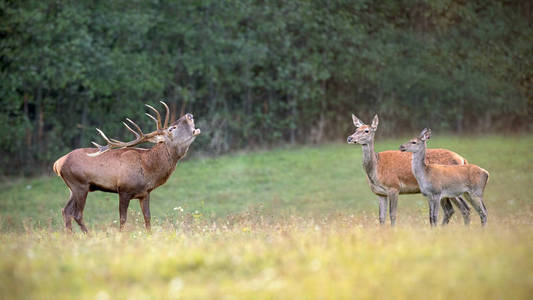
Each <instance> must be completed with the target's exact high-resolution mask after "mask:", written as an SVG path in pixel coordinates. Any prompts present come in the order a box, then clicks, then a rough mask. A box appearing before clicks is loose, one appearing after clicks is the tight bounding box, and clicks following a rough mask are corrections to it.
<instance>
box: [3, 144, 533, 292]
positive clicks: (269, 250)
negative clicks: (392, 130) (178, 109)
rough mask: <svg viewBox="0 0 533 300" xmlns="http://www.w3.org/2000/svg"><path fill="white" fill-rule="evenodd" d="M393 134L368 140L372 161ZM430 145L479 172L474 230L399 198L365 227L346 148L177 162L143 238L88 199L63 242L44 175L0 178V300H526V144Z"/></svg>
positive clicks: (58, 183) (368, 217)
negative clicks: (481, 193)
mask: <svg viewBox="0 0 533 300" xmlns="http://www.w3.org/2000/svg"><path fill="white" fill-rule="evenodd" d="M407 138H408V137H405V139H404V138H399V139H394V140H385V141H381V140H380V139H379V137H378V138H377V142H376V151H381V150H385V149H397V148H398V146H399V145H400V144H401V143H403V142H405V141H406V140H407ZM429 146H430V147H432V148H437V147H442V148H448V149H451V150H454V151H456V152H458V153H459V154H461V155H463V156H464V157H466V158H467V159H468V161H469V162H471V163H474V164H477V165H479V166H481V167H483V168H485V169H486V170H488V171H489V172H490V174H491V177H490V180H489V183H488V185H487V189H486V191H485V204H486V206H487V209H488V225H487V226H486V228H481V226H480V225H479V217H478V215H477V213H475V212H474V211H473V210H472V215H471V218H472V224H471V226H470V227H465V226H463V225H462V218H461V216H460V214H459V212H458V211H456V214H455V215H454V216H453V218H452V221H451V224H450V225H449V226H447V227H439V228H436V229H433V230H432V229H430V228H429V220H428V207H427V202H426V200H425V198H424V197H423V196H422V195H410V196H403V195H401V196H400V197H399V205H398V206H399V207H398V220H397V227H396V228H394V229H391V228H390V226H389V225H386V226H379V224H378V216H377V206H378V204H377V202H378V201H377V198H376V197H375V196H374V195H373V194H372V193H371V192H370V189H369V188H368V185H367V182H366V178H365V176H364V173H363V169H362V167H361V147H360V146H358V145H346V144H332V145H323V146H316V147H301V148H294V149H279V150H272V151H260V152H254V153H243V154H234V155H230V156H224V157H220V158H217V159H194V160H190V161H185V162H182V163H179V165H178V167H177V169H176V172H175V173H174V174H173V175H172V176H171V178H170V179H169V181H168V182H167V183H166V184H165V185H163V186H162V187H160V188H159V189H157V190H155V191H154V192H153V193H152V200H151V209H152V229H153V234H152V235H148V234H146V233H145V232H144V229H143V220H142V217H141V214H140V209H139V205H138V204H137V201H133V202H132V203H131V205H130V210H129V217H128V222H127V230H126V232H124V233H118V232H117V231H118V230H117V228H118V197H117V196H116V195H115V194H107V193H101V192H96V193H91V194H89V197H88V199H87V206H86V209H85V214H84V219H85V221H86V224H87V225H88V227H89V230H90V232H91V234H90V235H89V236H84V235H82V234H81V233H79V229H78V228H77V225H76V226H75V228H76V233H75V234H74V235H73V236H68V235H65V234H64V233H63V229H62V228H63V224H62V219H61V208H62V207H63V205H64V204H65V203H66V200H67V197H68V191H67V189H66V186H65V185H64V183H63V182H62V180H61V179H60V178H59V177H40V178H36V179H28V180H23V179H16V180H12V181H7V182H4V183H2V191H3V193H2V196H0V241H1V243H0V298H1V299H14V298H34V299H52V298H53V299H71V298H74V297H76V298H81V299H165V298H169V299H173V298H180V299H197V298H208V299H233V298H248V299H250V298H253V299H309V298H320V299H332V298H336V299H338V298H341V299H353V298H372V299H375V298H385V297H390V298H394V299H405V298H425V299H427V298H431V299H452V298H455V299H461V298H469V299H480V298H484V299H487V298H488V299H528V298H531V297H532V295H533V259H532V257H533V200H531V195H533V184H532V183H533V155H532V154H531V153H532V152H531V149H532V147H533V136H512V137H503V136H490V137H474V138H466V137H461V138H459V137H442V136H439V135H438V134H435V135H434V137H433V139H432V140H431V141H430V143H429ZM194 150H195V148H194V145H193V146H192V147H191V150H190V151H192V152H194ZM440 216H441V218H442V210H441V212H440ZM387 221H388V220H387ZM387 223H389V221H388V222H387Z"/></svg>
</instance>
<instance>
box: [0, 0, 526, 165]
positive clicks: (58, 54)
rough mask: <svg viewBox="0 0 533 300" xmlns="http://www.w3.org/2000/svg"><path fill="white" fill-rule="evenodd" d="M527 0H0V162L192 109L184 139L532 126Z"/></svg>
mask: <svg viewBox="0 0 533 300" xmlns="http://www.w3.org/2000/svg"><path fill="white" fill-rule="evenodd" d="M532 20H533V2H531V1H488V0H483V1H464V0H462V1H459V0H434V1H415V0H401V1H398V0H387V1H279V0H276V1H269V0H265V1H219V0H213V1H132V0H127V1H6V0H0V136H1V138H0V174H28V173H32V172H39V170H42V168H43V167H50V163H51V162H53V161H54V160H55V159H57V158H58V157H59V156H60V155H62V154H65V153H66V152H68V151H70V150H71V149H73V148H76V147H89V146H90V141H91V140H94V141H97V142H102V141H101V139H100V138H99V137H97V133H96V131H95V129H94V128H95V127H99V128H100V129H103V130H104V132H106V133H107V134H108V136H111V137H116V138H119V139H123V140H127V139H131V138H133V136H132V135H131V134H129V133H128V132H127V130H126V129H125V128H124V127H123V126H122V124H121V121H123V120H124V118H126V117H129V118H131V119H133V120H135V121H136V122H137V123H138V124H140V125H141V127H142V128H143V129H144V131H149V130H153V129H154V124H153V122H152V121H151V120H150V119H148V118H147V117H146V116H145V115H144V112H145V108H144V106H143V104H144V103H148V104H152V105H154V106H156V107H158V108H159V109H160V110H162V107H161V106H160V105H159V103H158V101H159V100H162V99H164V100H165V101H166V102H167V103H168V104H169V106H170V107H171V110H172V117H173V118H176V117H177V116H179V115H182V114H183V113H185V112H192V113H193V114H194V115H195V117H196V120H197V126H198V127H199V128H201V129H202V131H203V134H202V136H201V137H200V138H199V139H198V140H197V141H196V142H195V152H198V153H200V152H201V153H209V154H219V153H225V152H228V151H232V150H236V149H249V148H255V147H270V146H275V145H280V144H284V143H317V142H321V141H324V140H335V139H340V138H345V137H346V135H347V134H348V133H349V132H350V131H352V130H353V128H352V125H351V118H350V113H351V112H354V113H356V114H357V115H358V116H359V117H361V118H362V119H363V120H365V121H367V122H369V121H370V118H371V117H372V116H373V114H374V113H378V114H379V115H380V117H381V124H380V134H383V135H394V134H398V133H406V132H418V130H420V128H422V127H424V126H430V127H432V128H433V129H434V130H440V131H443V132H457V133H479V132H509V131H513V132H515V131H530V130H531V129H532V127H533V125H532V122H531V119H530V116H531V110H532V106H533V89H532V80H533V25H532Z"/></svg>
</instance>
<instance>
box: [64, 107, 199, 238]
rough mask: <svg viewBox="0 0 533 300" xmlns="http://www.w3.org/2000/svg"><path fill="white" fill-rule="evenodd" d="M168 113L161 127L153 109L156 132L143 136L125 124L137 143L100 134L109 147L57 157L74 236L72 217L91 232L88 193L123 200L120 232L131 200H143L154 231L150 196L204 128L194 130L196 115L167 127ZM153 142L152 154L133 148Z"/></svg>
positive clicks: (69, 227) (67, 224)
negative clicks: (85, 213)
mask: <svg viewBox="0 0 533 300" xmlns="http://www.w3.org/2000/svg"><path fill="white" fill-rule="evenodd" d="M161 103H162V104H163V105H164V106H165V109H166V116H165V121H164V123H163V124H161V115H160V114H159V112H158V111H157V110H156V109H155V108H153V107H152V106H150V105H146V106H147V107H148V108H150V109H151V110H153V111H154V112H155V114H156V117H157V118H154V117H153V116H152V115H150V114H148V113H147V114H146V115H148V116H149V117H150V118H152V119H153V120H154V121H155V123H156V125H157V130H156V131H153V132H151V133H148V134H144V133H143V132H142V130H141V128H140V127H139V126H138V125H137V124H135V123H134V122H133V121H131V120H130V119H126V120H127V121H128V122H129V123H130V124H131V125H133V127H134V128H135V129H136V130H133V129H132V128H131V127H130V126H128V124H126V123H123V124H124V125H125V126H126V128H127V129H128V130H130V131H131V132H133V134H135V137H136V139H135V140H133V141H130V142H121V141H118V140H115V139H108V138H107V136H106V135H105V134H104V133H103V132H102V131H101V130H99V129H97V131H98V132H99V133H100V135H102V137H103V138H104V140H106V141H107V145H105V146H100V145H98V144H96V143H94V142H93V144H94V145H95V146H96V147H97V148H96V149H95V148H80V149H76V150H73V151H72V152H70V153H68V154H66V155H64V156H63V157H61V158H59V159H58V160H57V161H56V162H55V163H54V172H55V173H56V174H57V175H59V176H61V178H63V181H65V184H66V185H67V186H68V188H69V190H70V197H69V200H68V202H67V204H66V205H65V207H64V208H63V209H62V214H63V220H64V221H65V227H66V228H67V230H68V231H72V218H74V220H75V221H76V222H77V223H78V225H79V226H80V227H81V230H82V231H83V232H85V233H87V227H86V226H85V223H84V222H83V209H84V208H85V201H86V198H87V193H88V192H93V191H104V192H110V193H117V194H118V196H119V214H120V230H122V229H123V228H124V224H125V223H126V218H127V210H128V206H129V204H130V200H131V199H139V203H140V205H141V209H142V212H143V215H144V221H145V225H146V229H147V230H148V231H150V192H151V191H152V190H154V189H155V188H157V187H158V186H160V185H162V184H164V183H165V182H166V181H167V179H168V178H169V177H170V174H172V172H173V171H174V169H175V168H176V164H177V163H178V161H179V160H180V159H181V158H183V157H184V156H185V155H186V154H187V150H188V149H189V146H190V145H191V143H192V142H193V141H194V140H195V138H196V136H198V135H199V134H200V129H197V128H195V127H194V119H193V115H192V114H190V113H188V114H186V115H184V116H182V117H181V118H179V119H178V120H176V121H175V122H173V123H172V124H170V126H169V125H168V121H169V109H168V106H167V105H166V104H165V103H164V102H161ZM144 142H150V143H154V144H156V145H154V146H153V147H152V148H150V149H141V148H131V147H133V146H135V145H138V144H140V143H144Z"/></svg>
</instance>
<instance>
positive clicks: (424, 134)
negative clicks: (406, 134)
mask: <svg viewBox="0 0 533 300" xmlns="http://www.w3.org/2000/svg"><path fill="white" fill-rule="evenodd" d="M419 138H420V140H422V141H427V140H429V139H430V138H431V129H429V128H424V130H422V132H420V137H419Z"/></svg>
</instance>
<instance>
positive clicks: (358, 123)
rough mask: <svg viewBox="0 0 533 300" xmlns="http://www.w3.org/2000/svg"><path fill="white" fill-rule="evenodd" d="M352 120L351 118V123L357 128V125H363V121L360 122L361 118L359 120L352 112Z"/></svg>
mask: <svg viewBox="0 0 533 300" xmlns="http://www.w3.org/2000/svg"><path fill="white" fill-rule="evenodd" d="M352 120H353V124H354V125H355V127H356V128H359V127H361V126H363V125H365V123H363V122H361V120H359V119H358V118H357V117H356V116H355V115H354V114H352Z"/></svg>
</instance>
